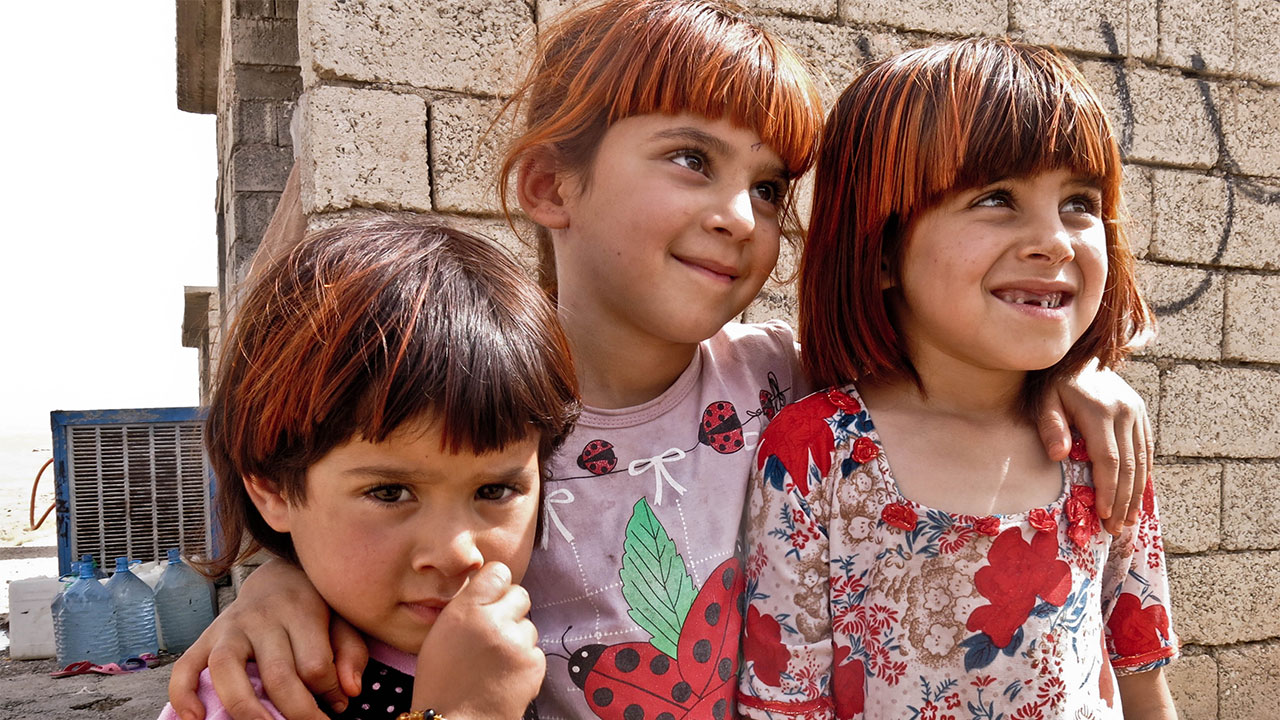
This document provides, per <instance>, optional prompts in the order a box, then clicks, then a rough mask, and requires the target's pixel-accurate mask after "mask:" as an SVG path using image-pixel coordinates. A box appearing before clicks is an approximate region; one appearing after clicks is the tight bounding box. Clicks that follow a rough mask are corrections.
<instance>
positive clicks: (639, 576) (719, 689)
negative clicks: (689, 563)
mask: <svg viewBox="0 0 1280 720" xmlns="http://www.w3.org/2000/svg"><path fill="white" fill-rule="evenodd" d="M655 528H656V529H657V530H659V531H660V532H659V533H658V534H656V535H655V534H654V533H653V532H652V530H653V529H655ZM627 533H628V536H629V540H630V541H632V542H641V543H642V544H643V545H644V547H643V548H640V547H637V548H635V549H636V550H637V553H636V554H635V556H634V557H633V558H632V559H631V560H628V559H627V558H626V557H625V555H624V561H623V571H622V572H621V573H620V575H621V577H622V581H623V594H624V596H626V597H627V599H628V603H629V604H630V605H631V610H632V612H631V613H630V615H631V617H633V618H635V619H636V622H637V624H639V625H641V627H643V628H644V629H645V630H646V631H648V632H649V633H650V634H651V635H652V636H653V638H652V639H651V640H650V641H649V642H625V643H619V644H616V645H587V646H585V647H582V648H579V649H578V650H576V651H575V652H573V653H572V654H571V656H570V657H569V677H570V679H572V680H573V682H574V684H575V685H577V686H578V687H580V688H582V691H583V694H584V696H585V698H586V701H587V706H588V707H590V708H591V710H592V712H594V713H595V714H596V716H597V717H599V718H601V720H633V719H635V718H644V719H645V720H680V719H683V718H687V719H688V720H704V719H705V720H727V718H728V717H729V715H730V712H731V710H732V708H733V696H734V692H735V690H736V687H737V672H738V667H737V664H738V637H739V634H740V632H741V630H742V609H741V606H742V598H743V590H744V586H745V582H744V577H743V573H742V564H741V561H740V560H739V559H738V558H736V557H733V558H729V559H727V560H725V561H724V562H722V563H720V565H718V566H717V567H716V568H715V569H714V570H712V571H711V574H710V575H709V576H707V580H706V582H704V583H703V585H702V588H701V590H699V591H698V593H697V596H696V597H694V598H693V599H692V601H691V602H689V601H688V594H691V590H692V581H691V580H690V579H689V577H688V575H687V574H685V573H678V572H677V573H668V574H667V575H666V576H662V575H654V574H652V573H649V572H647V570H650V569H651V568H650V567H649V566H648V563H650V562H652V559H653V558H667V559H669V560H677V561H680V562H683V561H682V560H680V556H679V555H677V554H675V553H674V547H675V545H674V543H673V542H672V541H671V539H670V537H669V536H667V534H666V531H665V530H664V529H663V528H662V525H661V523H660V522H658V521H657V518H656V517H655V516H654V515H653V512H652V510H651V509H650V508H649V505H648V503H647V502H646V501H645V500H643V499H642V500H640V501H639V502H637V503H636V507H635V511H634V512H633V514H632V520H631V522H630V523H628V525H627ZM642 537H643V538H644V539H643V540H640V538H642ZM628 553H630V550H629V551H628ZM628 568H630V570H629V569H628ZM673 586H676V587H673ZM653 596H658V597H663V598H671V599H676V598H680V597H682V596H683V597H684V602H685V603H687V604H688V608H687V610H686V611H683V617H675V616H673V615H671V613H672V612H673V611H675V612H677V614H679V612H678V611H677V610H676V608H677V607H678V606H679V605H680V602H679V600H676V602H675V603H674V606H675V607H673V604H668V603H665V602H660V603H657V604H656V605H648V604H647V603H646V601H645V600H644V599H643V598H648V597H653ZM633 598H635V600H633ZM637 604H641V605H647V606H646V607H642V608H637V607H636V606H637ZM637 610H638V611H637ZM664 615H666V616H665V617H663V616H664ZM673 623H674V624H673Z"/></svg>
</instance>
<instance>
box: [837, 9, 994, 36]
mask: <svg viewBox="0 0 1280 720" xmlns="http://www.w3.org/2000/svg"><path fill="white" fill-rule="evenodd" d="M840 19H841V20H844V21H846V22H856V23H868V24H873V25H888V26H889V27H896V28H903V29H905V30H925V31H929V32H937V33H945V34H947V35H1003V34H1004V33H1005V31H1006V30H1007V29H1008V24H1009V13H1008V3H1007V1H1006V0H900V1H895V0H866V2H843V3H841V4H840Z"/></svg>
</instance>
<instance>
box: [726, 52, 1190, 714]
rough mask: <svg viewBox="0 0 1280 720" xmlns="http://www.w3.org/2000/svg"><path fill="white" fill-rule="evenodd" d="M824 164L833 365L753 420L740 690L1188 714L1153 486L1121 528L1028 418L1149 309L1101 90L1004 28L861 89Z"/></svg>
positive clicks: (877, 77)
mask: <svg viewBox="0 0 1280 720" xmlns="http://www.w3.org/2000/svg"><path fill="white" fill-rule="evenodd" d="M815 180H816V183H815V185H816V191H815V196H814V213H813V217H814V221H813V227H812V229H811V231H810V234H809V238H808V241H807V243H806V246H805V255H804V260H803V265H802V269H801V277H800V283H801V285H800V299H801V309H802V310H801V311H802V316H801V325H800V328H801V330H800V335H801V338H802V342H803V347H804V364H805V368H806V369H807V370H808V372H809V373H810V375H811V376H812V377H813V378H815V379H816V380H817V381H818V382H819V383H822V384H826V385H830V386H833V387H831V388H830V389H828V390H825V391H821V392H819V393H816V394H814V395H811V396H809V397H808V398H805V399H803V400H800V401H799V402H796V403H794V404H792V405H791V406H789V407H787V408H786V409H784V410H783V411H782V412H781V413H780V414H779V415H778V416H777V418H775V419H774V421H773V423H772V424H771V425H770V426H769V428H768V430H767V431H766V432H765V433H764V435H763V437H762V438H761V441H760V446H759V450H758V454H757V461H756V472H755V474H754V476H753V479H752V483H751V498H750V507H749V511H748V523H749V525H748V547H749V548H752V550H751V555H750V559H749V560H748V567H749V568H750V570H749V572H748V578H747V592H748V595H749V605H748V611H747V618H746V638H745V639H744V642H743V646H744V647H743V650H744V657H745V660H746V662H745V666H744V668H743V673H742V679H741V685H740V697H739V710H740V712H742V713H743V714H745V715H748V716H751V717H760V718H765V717H774V718H776V717H803V718H830V717H836V718H867V719H870V718H901V717H907V716H908V715H911V716H912V717H917V716H918V717H944V716H954V717H959V716H961V714H960V713H963V716H964V717H968V716H969V714H975V715H980V716H982V717H996V716H1003V717H1009V718H1031V717H1035V718H1077V717H1092V718H1112V717H1115V718H1118V717H1120V716H1121V714H1122V712H1123V715H1124V717H1130V718H1134V717H1142V718H1155V717H1160V718H1170V719H1172V718H1174V717H1175V712H1174V709H1173V704H1172V701H1171V699H1170V697H1169V694H1168V689H1167V687H1166V686H1165V681H1164V678H1163V673H1162V670H1161V668H1162V667H1163V666H1164V665H1165V664H1167V663H1168V662H1170V661H1171V660H1172V659H1173V658H1174V657H1175V656H1176V655H1177V653H1178V649H1177V640H1176V638H1175V636H1174V635H1173V632H1172V630H1171V628H1170V624H1169V612H1168V607H1169V588H1168V581H1167V578H1166V576H1165V569H1164V554H1163V550H1162V548H1161V544H1160V532H1159V522H1158V519H1157V513H1156V504H1155V498H1154V494H1153V491H1152V486H1151V484H1150V483H1148V485H1147V490H1146V496H1145V497H1144V501H1143V509H1142V512H1141V514H1140V516H1139V519H1138V523H1137V524H1136V525H1135V526H1131V527H1127V528H1125V529H1124V531H1123V532H1122V533H1121V534H1120V535H1119V536H1118V537H1116V538H1112V537H1111V536H1110V535H1109V534H1107V533H1105V532H1102V529H1101V524H1100V523H1099V519H1098V516H1097V514H1096V513H1095V511H1094V496H1095V493H1094V488H1093V482H1092V479H1091V477H1090V471H1089V465H1088V463H1087V457H1086V456H1085V455H1084V453H1083V449H1082V448H1081V449H1079V450H1077V451H1076V452H1073V453H1072V457H1071V458H1070V459H1069V460H1067V461H1065V462H1062V463H1058V462H1053V461H1051V460H1050V459H1049V458H1048V457H1046V456H1045V453H1044V450H1043V448H1042V447H1041V445H1040V443H1039V442H1038V440H1037V430H1036V427H1035V424H1034V409H1035V406H1036V403H1037V401H1038V399H1039V398H1040V397H1042V395H1043V393H1044V388H1045V387H1047V386H1048V385H1050V384H1052V383H1054V382H1057V381H1058V380H1059V379H1060V378H1062V377H1064V376H1069V375H1071V374H1074V373H1076V372H1079V371H1080V370H1081V369H1082V368H1083V367H1084V366H1085V365H1086V364H1087V363H1089V362H1090V361H1091V360H1092V359H1093V358H1097V359H1098V361H1099V362H1100V364H1102V365H1104V366H1110V365H1113V364H1115V363H1116V362H1118V361H1119V360H1120V359H1121V358H1123V357H1124V356H1125V355H1126V353H1127V352H1128V350H1129V348H1130V347H1131V346H1132V345H1133V343H1134V342H1135V341H1137V340H1139V339H1141V338H1143V337H1144V336H1145V335H1146V334H1147V333H1148V332H1149V331H1150V330H1151V327H1152V323H1153V321H1152V317H1151V315H1150V313H1149V312H1148V310H1147V308H1146V306H1145V305H1144V303H1143V301H1142V299H1141V297H1140V296H1139V294H1138V290H1137V286H1136V283H1135V280H1134V275H1133V258H1132V256H1131V254H1130V252H1129V247H1128V243H1127V242H1126V240H1125V235H1124V229H1123V225H1122V223H1121V218H1122V216H1123V211H1122V204H1121V196H1120V181H1121V165H1120V154H1119V150H1118V147H1117V145H1116V142H1115V138H1114V133H1113V131H1112V128H1111V124H1110V122H1109V121H1108V120H1107V116H1106V112H1105V110H1104V109H1103V107H1102V105H1101V104H1100V102H1099V101H1098V98H1097V97H1096V96H1095V94H1094V92H1093V90H1092V89H1090V88H1089V86H1088V85H1087V84H1086V83H1085V81H1084V79H1083V77H1082V76H1081V75H1080V73H1079V71H1078V70H1076V68H1075V67H1074V66H1073V65H1071V63H1070V62H1069V61H1067V60H1066V59H1064V58H1062V57H1061V56H1059V55H1057V54H1056V53H1054V52H1052V51H1049V50H1046V49H1043V48H1038V47H1033V46H1028V45H1022V44H1018V43H1013V42H1009V41H1006V40H993V39H981V40H965V41H959V42H953V43H947V44H943V45H937V46H934V47H930V48H926V49H922V50H916V51H912V52H907V53H904V54H902V55H899V56H896V57H893V58H890V59H888V60H884V61H882V62H879V63H876V64H874V65H872V66H870V67H869V68H868V69H867V70H866V71H865V73H864V74H863V75H862V76H861V77H859V78H858V79H857V80H855V81H854V83H853V84H852V85H851V86H850V87H849V88H848V89H847V90H845V92H844V94H843V95H842V96H841V98H840V100H839V102H838V103H837V105H836V107H835V109H834V110H833V111H832V112H831V116H830V117H829V118H828V122H827V127H826V131H825V134H824V136H823V140H822V146H821V151H820V154H819V159H818V164H817V177H816V178H815ZM873 418H874V419H873ZM1117 685H1118V688H1119V697H1117V694H1116V691H1115V690H1116V687H1117ZM1122 702H1123V710H1122ZM962 708H968V711H962V710H961V709H962Z"/></svg>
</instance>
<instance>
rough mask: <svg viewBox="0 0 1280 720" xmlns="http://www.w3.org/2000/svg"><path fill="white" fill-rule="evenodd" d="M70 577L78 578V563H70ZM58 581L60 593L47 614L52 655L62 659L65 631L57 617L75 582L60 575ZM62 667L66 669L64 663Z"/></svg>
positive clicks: (65, 653) (64, 646)
mask: <svg viewBox="0 0 1280 720" xmlns="http://www.w3.org/2000/svg"><path fill="white" fill-rule="evenodd" d="M70 577H72V578H75V579H79V578H80V563H79V561H76V560H72V561H71V575H70ZM58 579H59V580H61V581H62V591H61V592H59V593H58V594H57V596H55V597H54V598H53V604H52V605H50V606H49V614H50V616H51V617H52V618H53V644H54V648H55V650H54V655H55V657H58V658H64V657H66V656H67V629H66V628H65V627H63V625H62V623H61V622H59V621H58V616H59V615H61V614H62V608H63V607H64V606H65V605H66V603H65V602H64V601H63V596H65V595H66V594H67V589H68V588H70V587H71V585H72V583H74V582H75V580H70V579H68V576H66V575H62V576H60V577H59V578H58ZM63 667H66V663H63Z"/></svg>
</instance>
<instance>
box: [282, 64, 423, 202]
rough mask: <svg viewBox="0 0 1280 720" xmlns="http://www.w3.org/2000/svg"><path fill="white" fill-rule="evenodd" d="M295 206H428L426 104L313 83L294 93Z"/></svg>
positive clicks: (389, 94)
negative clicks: (298, 149)
mask: <svg viewBox="0 0 1280 720" xmlns="http://www.w3.org/2000/svg"><path fill="white" fill-rule="evenodd" d="M302 106H303V112H304V125H305V130H304V132H303V137H304V141H303V144H302V154H301V160H300V161H301V162H302V175H301V179H302V208H303V211H304V212H306V213H308V214H310V213H314V212H324V211H330V210H340V209H343V208H348V207H352V206H357V205H359V206H365V207H376V208H383V209H388V210H419V211H426V210H430V209H431V180H430V173H429V166H428V161H427V107H426V103H425V102H423V100H422V98H420V97H417V96H416V95H402V94H399V93H392V92H383V91H378V90H353V89H350V88H340V87H319V88H315V89H313V90H310V91H308V92H307V93H306V94H305V95H304V96H303V98H302Z"/></svg>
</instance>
